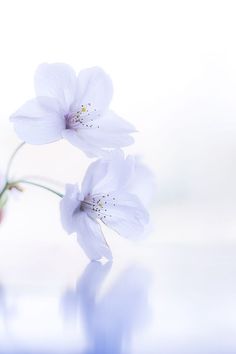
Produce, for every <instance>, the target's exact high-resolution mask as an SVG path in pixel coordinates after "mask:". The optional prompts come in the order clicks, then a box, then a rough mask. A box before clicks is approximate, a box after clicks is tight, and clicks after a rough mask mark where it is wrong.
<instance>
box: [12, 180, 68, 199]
mask: <svg viewBox="0 0 236 354" xmlns="http://www.w3.org/2000/svg"><path fill="white" fill-rule="evenodd" d="M19 183H23V184H30V185H32V186H35V187H39V188H43V189H45V190H47V191H49V192H51V193H54V194H56V195H57V196H58V197H60V198H62V197H63V194H62V193H59V192H57V191H55V190H54V189H52V188H49V187H47V186H44V185H43V184H39V183H35V182H31V181H26V180H23V179H22V180H18V181H15V182H11V183H9V184H8V189H9V188H11V187H14V186H15V185H17V184H19Z"/></svg>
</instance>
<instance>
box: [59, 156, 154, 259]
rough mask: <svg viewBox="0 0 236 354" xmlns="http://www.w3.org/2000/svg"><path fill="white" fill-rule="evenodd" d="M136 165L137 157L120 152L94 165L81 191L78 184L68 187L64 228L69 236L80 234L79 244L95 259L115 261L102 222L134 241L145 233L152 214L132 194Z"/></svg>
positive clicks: (87, 174)
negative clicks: (104, 258)
mask: <svg viewBox="0 0 236 354" xmlns="http://www.w3.org/2000/svg"><path fill="white" fill-rule="evenodd" d="M135 164H136V160H135V158H133V157H132V156H128V157H127V158H126V159H125V157H124V154H123V153H122V151H120V150H117V151H114V152H112V153H110V154H109V156H108V157H107V158H103V159H100V160H97V161H96V162H94V163H92V164H91V165H90V167H89V168H88V170H87V172H86V175H85V177H84V180H83V183H82V187H81V191H80V190H79V188H78V186H77V185H71V184H68V185H66V193H65V196H64V198H63V199H62V201H61V219H62V225H63V227H64V229H65V230H66V231H67V232H68V233H69V234H71V233H73V232H76V233H77V239H78V242H79V243H80V245H81V247H82V248H83V249H84V251H85V253H86V254H87V256H88V257H89V258H90V259H92V260H98V259H100V258H102V257H106V258H107V259H111V258H112V254H111V251H110V248H109V246H108V244H107V243H106V240H105V238H104V236H103V233H102V230H101V226H100V224H99V221H100V222H103V223H104V224H105V225H107V226H108V227H110V228H111V229H113V230H115V231H116V232H117V233H119V234H120V235H121V236H123V237H126V238H130V239H137V238H139V237H140V235H142V234H143V232H144V227H145V225H146V224H147V222H148V213H147V211H146V210H145V208H144V206H143V204H142V202H141V201H140V199H139V198H138V197H137V195H135V194H134V193H130V192H129V186H130V184H131V183H132V181H135V170H136V166H135Z"/></svg>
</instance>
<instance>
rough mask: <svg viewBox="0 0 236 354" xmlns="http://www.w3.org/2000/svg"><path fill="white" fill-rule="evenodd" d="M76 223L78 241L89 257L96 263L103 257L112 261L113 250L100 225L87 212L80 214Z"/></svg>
mask: <svg viewBox="0 0 236 354" xmlns="http://www.w3.org/2000/svg"><path fill="white" fill-rule="evenodd" d="M76 223H77V239H78V242H79V244H80V246H81V247H82V248H83V250H84V252H85V253H86V254H87V256H88V257H89V258H90V259H91V260H94V261H95V260H99V259H101V258H102V257H106V258H107V259H109V260H111V259H112V254H111V250H110V248H109V246H108V244H107V243H106V240H105V238H104V236H103V234H102V230H101V227H100V225H99V223H98V222H97V221H95V220H93V219H91V218H90V217H89V216H88V215H87V214H86V213H85V212H81V213H78V215H77V221H76Z"/></svg>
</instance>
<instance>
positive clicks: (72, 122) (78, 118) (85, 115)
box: [65, 102, 101, 130]
mask: <svg viewBox="0 0 236 354" xmlns="http://www.w3.org/2000/svg"><path fill="white" fill-rule="evenodd" d="M100 115H101V114H100V112H99V111H97V109H96V108H93V107H92V104H91V103H90V102H89V103H87V104H82V105H81V106H80V108H79V109H77V110H75V111H73V112H71V113H69V114H67V115H65V121H66V129H74V130H77V129H91V128H99V125H97V124H96V123H94V121H96V120H97V119H98V118H99V117H100Z"/></svg>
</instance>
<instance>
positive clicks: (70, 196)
mask: <svg viewBox="0 0 236 354" xmlns="http://www.w3.org/2000/svg"><path fill="white" fill-rule="evenodd" d="M81 199H82V198H81ZM79 204H80V203H79V189H78V186H77V185H76V184H67V185H66V192H65V196H64V197H63V199H62V200H61V202H60V211H61V222H62V226H63V228H64V229H65V231H66V232H68V233H69V234H71V233H72V232H75V231H76V223H75V221H76V220H75V217H74V212H75V210H76V209H77V208H78V207H79Z"/></svg>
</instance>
